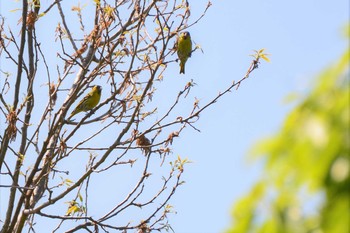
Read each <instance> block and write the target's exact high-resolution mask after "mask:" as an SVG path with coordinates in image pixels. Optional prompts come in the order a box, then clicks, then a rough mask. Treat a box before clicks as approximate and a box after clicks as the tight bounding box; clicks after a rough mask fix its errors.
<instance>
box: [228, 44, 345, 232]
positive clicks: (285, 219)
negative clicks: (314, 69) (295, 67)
mask: <svg viewBox="0 0 350 233" xmlns="http://www.w3.org/2000/svg"><path fill="white" fill-rule="evenodd" d="M349 57H350V53H349V50H348V49H347V51H346V52H345V54H344V55H343V56H342V57H341V58H340V59H339V61H338V62H337V63H336V64H335V65H333V66H331V67H329V68H328V69H326V70H324V71H323V72H322V73H321V74H320V75H319V77H318V78H317V80H316V81H317V83H316V85H315V87H314V89H313V90H312V91H311V93H310V94H309V95H308V96H307V97H306V98H305V99H304V100H303V101H302V102H301V103H300V104H299V105H298V106H297V107H296V108H295V109H294V110H293V111H292V112H291V113H290V114H289V115H288V117H287V118H286V120H285V122H284V125H283V127H282V129H281V130H280V132H278V133H277V135H275V136H274V137H272V138H270V139H267V140H264V141H262V142H260V143H259V144H258V145H257V146H256V147H255V148H254V150H253V156H254V158H260V159H263V160H264V162H265V170H264V172H263V175H262V177H261V179H260V181H258V182H257V184H255V186H254V187H253V188H252V190H251V191H250V192H249V193H248V194H247V195H246V196H245V197H244V198H242V199H241V200H240V201H238V203H236V205H235V206H234V208H233V210H232V218H233V223H232V227H231V228H229V229H228V230H227V231H226V233H250V232H251V233H258V232H260V233H304V232H305V233H306V232H307V233H311V232H312V233H349V232H350V229H349V225H350V202H349V195H350V192H349V191H350V190H349V189H350V176H349V174H350V129H349V122H350V92H349Z"/></svg>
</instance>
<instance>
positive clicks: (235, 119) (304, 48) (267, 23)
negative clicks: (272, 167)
mask: <svg viewBox="0 0 350 233" xmlns="http://www.w3.org/2000/svg"><path fill="white" fill-rule="evenodd" d="M42 2H43V4H45V3H46V4H47V2H48V1H45V0H42ZM12 3H14V2H12ZM66 3H67V2H66ZM82 3H84V1H82ZM190 3H191V13H192V16H193V19H194V18H195V17H196V16H199V15H200V14H201V13H202V10H203V9H204V8H205V6H206V2H205V1H191V2H190ZM212 3H213V5H212V7H211V8H210V9H209V11H208V13H207V15H206V16H205V17H204V18H203V20H202V21H200V22H199V23H197V24H196V25H194V26H193V27H192V28H190V29H189V31H190V32H191V36H192V40H193V41H194V42H195V43H197V44H199V45H200V46H201V47H202V49H203V51H204V53H201V52H199V51H197V52H195V53H194V54H193V56H192V57H191V58H190V59H189V60H188V62H187V65H186V75H183V76H180V77H179V76H178V75H176V76H175V77H171V79H168V80H165V82H169V89H168V90H166V91H169V92H170V91H175V93H176V91H177V90H178V87H183V86H184V85H185V84H186V83H187V82H188V81H189V80H191V79H193V80H194V81H195V82H196V83H197V85H196V86H195V88H194V90H193V92H192V93H191V95H190V96H189V97H188V98H189V99H191V98H192V100H193V98H195V97H196V98H198V99H199V100H200V105H201V106H203V105H204V104H205V103H207V102H208V101H209V100H210V99H211V98H213V97H215V96H216V95H217V94H218V93H219V92H220V91H222V90H224V88H225V87H227V86H228V85H230V84H231V83H232V81H233V80H239V79H240V78H242V77H243V76H244V74H245V73H246V70H247V68H248V67H249V64H250V62H251V57H249V54H252V53H253V50H254V49H261V48H265V49H266V51H267V52H268V53H270V54H271V55H270V59H271V62H270V63H266V62H264V61H263V62H262V63H261V64H260V67H259V69H258V70H256V71H254V72H253V73H252V75H251V77H250V78H249V79H247V80H246V81H244V82H243V83H242V85H241V86H240V88H239V89H238V90H237V91H234V92H232V93H229V94H227V95H226V96H224V97H223V98H222V99H220V100H219V101H218V102H217V104H215V105H213V106H212V107H210V108H209V109H208V110H207V111H205V112H204V113H203V114H202V115H201V117H200V120H199V121H198V122H197V124H196V127H197V128H199V129H200V130H201V133H198V132H196V131H194V130H192V129H190V128H189V127H188V128H187V129H186V130H185V131H184V132H183V133H182V134H181V136H180V138H179V139H177V140H176V141H175V142H174V144H173V152H174V154H173V156H174V158H175V156H177V155H180V156H181V157H187V158H188V159H189V160H191V161H192V162H193V163H191V164H188V166H186V167H185V169H186V170H185V173H184V180H185V181H186V184H185V185H183V186H181V187H180V188H179V189H178V190H177V193H176V194H175V196H174V198H173V199H172V200H171V201H170V204H171V205H173V206H174V210H175V211H176V212H177V214H173V215H170V224H171V226H172V228H173V229H174V230H175V232H177V233H215V232H221V231H223V230H224V229H225V228H227V227H228V226H229V224H230V210H231V208H232V205H233V203H234V202H235V201H236V200H237V199H238V198H240V197H242V196H243V195H244V194H245V193H246V192H248V191H249V188H250V186H251V185H252V184H253V183H254V181H255V180H256V179H257V178H258V177H259V176H260V175H261V172H262V164H259V163H257V164H256V163H254V164H252V163H249V162H248V160H247V154H248V152H249V149H250V148H251V147H252V146H253V145H254V144H255V143H256V142H257V141H259V140H260V139H263V138H265V137H267V136H271V135H273V134H274V133H275V132H276V131H277V130H278V129H279V127H280V126H281V124H282V122H283V120H284V118H285V116H286V114H288V112H289V111H290V110H291V109H292V108H293V106H295V103H288V104H286V103H285V101H284V100H285V98H286V96H287V95H288V94H291V93H297V94H299V95H300V96H303V95H304V94H305V93H307V91H308V90H309V89H310V88H312V84H313V80H314V77H315V76H316V75H317V74H318V73H319V72H320V71H321V70H322V69H323V68H324V67H325V66H326V65H328V64H331V63H332V62H333V61H335V59H337V58H338V57H339V56H340V55H341V54H342V53H343V51H344V50H345V48H347V46H348V41H346V39H345V37H344V36H343V35H342V32H343V28H344V26H345V23H346V22H347V21H348V20H349V13H348V9H349V2H348V1H346V0H338V1H327V0H318V1H316V0H309V1H301V0H298V1H277V0H265V1H261V0H252V1H215V0H214V1H212ZM16 4H17V5H16ZM13 6H17V7H18V3H14V5H12V6H9V5H6V6H5V4H4V2H3V1H2V2H1V3H0V7H1V9H2V10H1V11H2V13H3V14H4V12H5V11H6V10H7V9H8V8H9V9H14V7H13ZM7 7H8V8H7ZM13 16H14V15H9V17H13ZM14 20H15V21H14V22H17V20H18V18H17V17H16V16H14ZM39 22H40V21H39ZM40 23H41V27H42V28H44V27H45V22H40ZM38 33H42V34H45V33H47V32H46V31H45V30H42V31H39V32H38ZM43 43H44V42H43ZM54 59H57V58H56V57H54V58H53V60H54ZM167 72H168V74H169V75H170V74H171V73H176V74H177V72H178V67H177V66H171V67H169V70H168V71H167ZM163 94H164V92H160V94H159V95H160V96H162V95H163ZM163 103H164V101H163V102H159V103H156V104H158V105H159V106H162V104H163ZM1 123H3V122H1ZM71 169H73V170H74V163H72V168H71ZM99 182H100V184H99V185H100V187H101V188H103V187H106V186H107V185H108V184H107V183H105V182H103V181H102V180H100V181H99ZM107 182H110V180H108V181H107ZM121 192H122V191H121ZM93 197H94V195H93V194H92V198H93ZM95 198H96V199H95V200H94V199H92V202H93V201H96V202H97V201H98V202H101V205H106V206H108V202H104V200H101V199H98V196H96V197H95ZM40 232H42V231H40Z"/></svg>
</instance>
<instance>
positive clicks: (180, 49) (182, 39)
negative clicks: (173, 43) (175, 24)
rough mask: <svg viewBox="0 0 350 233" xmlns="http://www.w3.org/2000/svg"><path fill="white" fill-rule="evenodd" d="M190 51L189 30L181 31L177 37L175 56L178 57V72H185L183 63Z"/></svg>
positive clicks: (189, 55)
mask: <svg viewBox="0 0 350 233" xmlns="http://www.w3.org/2000/svg"><path fill="white" fill-rule="evenodd" d="M191 53H192V41H191V35H190V33H189V32H182V33H181V34H180V36H179V38H178V39H177V56H178V57H179V59H180V74H185V64H186V61H187V59H188V58H189V57H191Z"/></svg>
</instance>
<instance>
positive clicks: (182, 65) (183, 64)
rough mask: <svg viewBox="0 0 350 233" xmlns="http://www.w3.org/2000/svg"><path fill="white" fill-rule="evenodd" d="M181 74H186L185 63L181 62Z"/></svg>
mask: <svg viewBox="0 0 350 233" xmlns="http://www.w3.org/2000/svg"><path fill="white" fill-rule="evenodd" d="M180 74H185V63H183V62H180Z"/></svg>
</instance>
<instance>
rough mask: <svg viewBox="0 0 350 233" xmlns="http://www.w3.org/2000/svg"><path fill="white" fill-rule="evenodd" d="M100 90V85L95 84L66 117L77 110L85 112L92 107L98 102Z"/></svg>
mask: <svg viewBox="0 0 350 233" xmlns="http://www.w3.org/2000/svg"><path fill="white" fill-rule="evenodd" d="M101 92H102V88H101V86H98V85H95V86H94V87H93V88H92V90H91V91H90V92H89V93H88V94H87V95H86V96H85V97H84V98H83V99H82V100H81V101H80V102H79V103H78V105H77V106H76V107H75V109H74V110H73V111H72V113H71V114H70V116H69V117H68V120H69V119H71V118H72V117H73V116H74V115H75V114H78V113H79V112H87V111H89V110H91V109H93V108H94V107H95V106H96V105H97V104H98V103H99V102H100V98H101Z"/></svg>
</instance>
